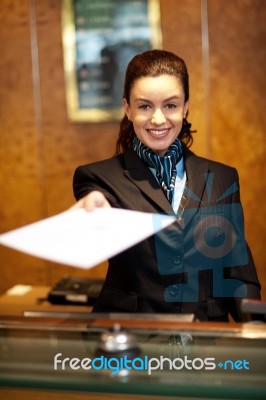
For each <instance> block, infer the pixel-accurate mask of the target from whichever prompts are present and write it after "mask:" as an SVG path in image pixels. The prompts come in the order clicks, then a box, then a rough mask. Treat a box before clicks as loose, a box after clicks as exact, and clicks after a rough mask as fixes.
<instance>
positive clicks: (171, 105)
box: [165, 103, 177, 110]
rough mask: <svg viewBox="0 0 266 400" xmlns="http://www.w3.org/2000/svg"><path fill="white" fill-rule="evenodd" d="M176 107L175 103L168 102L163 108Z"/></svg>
mask: <svg viewBox="0 0 266 400" xmlns="http://www.w3.org/2000/svg"><path fill="white" fill-rule="evenodd" d="M176 107H177V105H176V104H174V103H169V104H166V106H165V108H169V109H170V110H171V109H173V108H176Z"/></svg>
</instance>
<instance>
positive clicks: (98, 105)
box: [62, 0, 162, 122]
mask: <svg viewBox="0 0 266 400" xmlns="http://www.w3.org/2000/svg"><path fill="white" fill-rule="evenodd" d="M62 39H63V52H64V71H65V84H66V101H67V110H68V116H69V118H70V119H71V120H72V121H77V122H78V121H80V122H82V121H87V122H102V121H112V120H113V121H115V120H119V119H120V118H121V117H122V115H123V110H122V95H123V93H122V92H123V82H124V73H125V69H126V66H127V64H128V62H129V60H130V59H131V58H132V57H133V56H134V55H135V54H137V53H140V52H143V51H146V50H149V49H152V48H161V42H162V39H161V27H160V4H159V0H101V1H100V0H63V1H62Z"/></svg>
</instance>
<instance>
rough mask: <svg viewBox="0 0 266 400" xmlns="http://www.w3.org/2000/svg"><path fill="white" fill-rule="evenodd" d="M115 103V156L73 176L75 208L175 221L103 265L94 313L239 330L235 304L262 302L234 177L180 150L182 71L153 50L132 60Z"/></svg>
mask: <svg viewBox="0 0 266 400" xmlns="http://www.w3.org/2000/svg"><path fill="white" fill-rule="evenodd" d="M123 97H124V98H123V105H124V110H125V116H124V118H123V120H122V122H121V125H120V133H119V138H118V141H117V155H116V156H115V157H113V158H111V159H109V160H104V161H100V162H97V163H93V164H90V165H85V166H82V167H79V168H77V170H76V172H75V175H74V183H73V187H74V194H75V197H76V199H77V200H79V201H78V203H77V205H76V206H77V207H85V208H86V209H87V210H92V209H93V208H95V207H119V208H125V209H129V210H136V211H143V212H151V213H157V212H158V213H173V211H174V212H175V213H176V215H177V221H176V223H174V224H172V225H171V226H170V227H169V228H167V229H165V230H163V231H161V232H160V233H159V234H157V235H155V236H153V237H150V238H148V239H146V240H144V241H143V242H141V243H139V244H138V245H136V246H134V247H132V248H131V249H129V250H127V251H125V252H123V253H121V254H119V255H117V256H116V257H113V258H112V259H110V260H109V268H108V272H107V276H106V280H105V283H104V286H103V290H102V292H101V294H100V296H99V299H98V301H97V303H96V305H95V307H94V311H97V312H147V313H152V312H157V313H165V312H167V313H194V314H195V317H196V318H197V319H199V320H211V321H228V315H229V314H231V315H232V316H233V318H234V319H235V320H236V321H239V320H241V319H242V316H241V313H240V310H239V303H240V300H241V297H252V298H260V284H259V282H258V278H257V274H256V270H255V266H254V263H253V260H252V256H251V253H250V251H249V249H248V247H247V246H246V243H245V240H244V239H243V226H242V214H241V212H242V211H241V210H242V209H241V204H240V197H239V186H238V183H239V182H238V175H237V171H236V170H235V169H234V168H230V167H228V166H225V165H222V164H220V163H216V162H212V161H209V160H206V159H203V158H201V157H197V156H196V155H195V154H193V153H192V152H191V151H190V150H189V149H188V147H189V146H190V145H191V143H192V135H191V125H190V124H189V123H188V121H187V115H188V106H189V77H188V73H187V69H186V65H185V63H184V61H183V60H182V59H181V58H179V57H178V56H176V55H175V54H173V53H170V52H167V51H161V50H151V51H147V52H145V53H143V54H139V55H137V56H135V57H134V58H133V59H132V60H131V61H130V63H129V65H128V68H127V71H126V76H125V86H124V96H123ZM204 224H205V225H204ZM232 226H233V228H232ZM140 229H141V226H140ZM228 238H229V239H230V240H229V239H228ZM243 241H244V243H243Z"/></svg>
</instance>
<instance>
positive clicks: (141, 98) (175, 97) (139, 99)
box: [134, 95, 180, 103]
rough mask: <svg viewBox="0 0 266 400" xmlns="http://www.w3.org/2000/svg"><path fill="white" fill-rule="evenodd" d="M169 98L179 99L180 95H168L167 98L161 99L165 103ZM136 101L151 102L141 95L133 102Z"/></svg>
mask: <svg viewBox="0 0 266 400" xmlns="http://www.w3.org/2000/svg"><path fill="white" fill-rule="evenodd" d="M171 100H180V97H179V96H176V95H174V96H171V97H168V98H167V99H165V100H163V102H164V103H167V102H168V101H171ZM138 101H144V102H146V103H152V101H151V100H148V99H145V98H143V97H139V98H137V99H135V100H134V102H138Z"/></svg>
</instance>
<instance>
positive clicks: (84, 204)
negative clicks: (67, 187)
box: [71, 191, 111, 211]
mask: <svg viewBox="0 0 266 400" xmlns="http://www.w3.org/2000/svg"><path fill="white" fill-rule="evenodd" d="M99 207H103V208H111V205H110V203H109V202H108V201H107V200H106V198H105V197H104V195H103V194H102V193H101V192H98V191H94V192H91V193H89V194H87V195H86V196H84V197H83V198H82V199H81V200H79V201H78V202H77V203H76V204H75V205H74V206H73V207H71V209H75V208H85V210H87V211H92V210H94V209H95V208H99Z"/></svg>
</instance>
